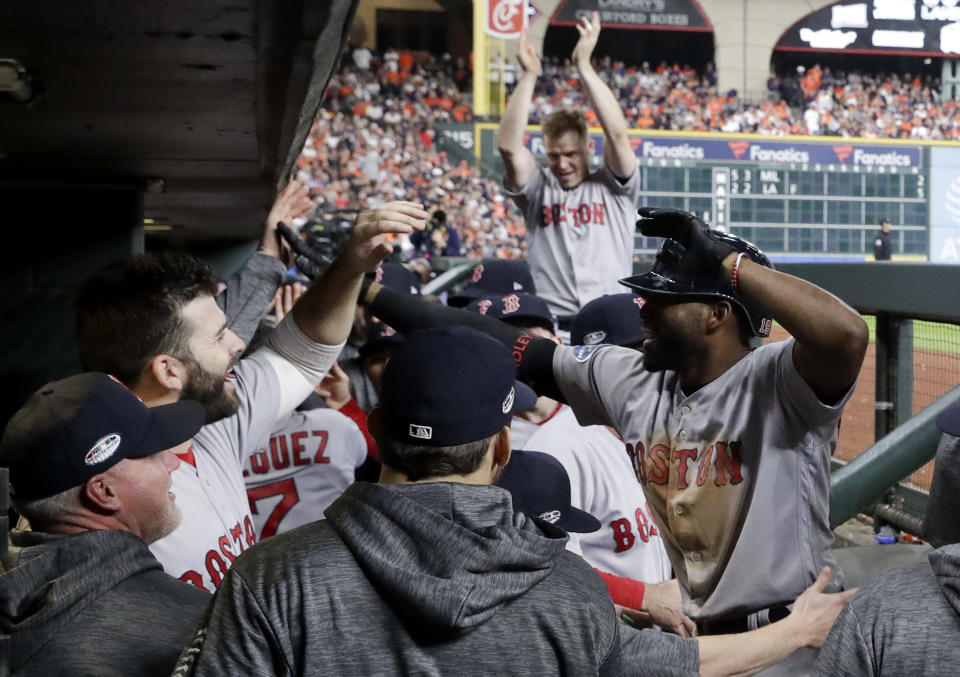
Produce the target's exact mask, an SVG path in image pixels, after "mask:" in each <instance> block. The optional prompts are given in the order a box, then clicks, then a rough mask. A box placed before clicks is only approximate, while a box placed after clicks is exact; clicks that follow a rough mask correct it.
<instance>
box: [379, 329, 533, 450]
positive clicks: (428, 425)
mask: <svg viewBox="0 0 960 677" xmlns="http://www.w3.org/2000/svg"><path fill="white" fill-rule="evenodd" d="M405 338H406V340H405V341H404V342H403V343H402V344H401V345H400V347H399V348H398V349H397V352H396V353H394V355H393V357H392V358H391V359H390V362H389V364H387V367H386V369H384V371H383V388H382V392H381V395H380V410H381V418H382V421H383V431H384V433H385V434H386V435H388V436H389V437H390V438H391V439H393V440H395V441H397V442H404V443H406V444H416V445H422V446H429V447H450V446H455V445H458V444H466V443H467V442H475V441H476V440H480V439H483V438H484V437H489V436H490V435H493V434H494V433H496V432H497V431H498V430H500V429H501V428H502V427H504V426H509V425H510V420H511V418H512V417H513V414H514V412H518V411H525V410H527V409H532V408H533V406H534V404H536V401H537V396H536V394H535V393H534V392H533V390H531V389H530V387H529V386H527V385H525V384H523V383H520V382H519V381H517V380H516V367H515V366H514V363H513V358H512V357H511V356H510V351H509V350H508V349H507V347H506V346H504V345H503V344H502V343H500V342H499V341H497V340H495V339H493V338H491V337H489V336H487V335H486V334H482V333H480V332H478V331H477V330H476V329H470V328H468V327H440V328H437V329H424V330H420V331H415V332H412V333H410V334H407V335H406V337H405Z"/></svg>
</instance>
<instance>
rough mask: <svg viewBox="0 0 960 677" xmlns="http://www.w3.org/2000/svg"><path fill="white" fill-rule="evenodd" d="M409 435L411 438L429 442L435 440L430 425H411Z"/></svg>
mask: <svg viewBox="0 0 960 677" xmlns="http://www.w3.org/2000/svg"><path fill="white" fill-rule="evenodd" d="M409 434H410V437H414V438H416V439H418V440H429V439H433V428H431V427H430V426H428V425H416V424H415V423H411V424H410V430H409Z"/></svg>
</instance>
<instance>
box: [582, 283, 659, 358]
mask: <svg viewBox="0 0 960 677" xmlns="http://www.w3.org/2000/svg"><path fill="white" fill-rule="evenodd" d="M642 305H643V299H642V298H641V297H639V296H637V295H636V294H607V295H605V296H601V297H599V298H596V299H594V300H592V301H590V303H588V304H587V305H585V306H584V307H583V308H581V309H580V312H579V313H577V314H576V316H574V318H573V323H572V324H571V325H570V343H571V344H572V345H575V346H593V345H597V344H599V343H607V344H610V345H615V346H632V345H635V344H638V343H642V342H643V340H644V339H645V338H646V334H645V333H644V330H643V320H642V319H641V317H640V307H641V306H642Z"/></svg>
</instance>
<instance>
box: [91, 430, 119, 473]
mask: <svg viewBox="0 0 960 677" xmlns="http://www.w3.org/2000/svg"><path fill="white" fill-rule="evenodd" d="M119 447H120V435H119V434H118V433H111V434H109V435H107V436H105V437H101V438H100V439H99V440H97V443H96V444H94V445H93V448H92V449H90V451H88V452H87V455H86V456H84V457H83V462H84V463H86V464H87V465H96V464H97V463H102V462H103V461H106V460H107V459H108V458H110V457H111V456H113V455H114V454H115V453H116V451H117V449H118V448H119Z"/></svg>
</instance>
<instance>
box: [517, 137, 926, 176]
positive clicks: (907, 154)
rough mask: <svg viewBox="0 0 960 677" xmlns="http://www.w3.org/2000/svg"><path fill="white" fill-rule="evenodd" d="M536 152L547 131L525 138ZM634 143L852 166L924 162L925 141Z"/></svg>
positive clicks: (638, 147) (689, 156) (657, 153)
mask: <svg viewBox="0 0 960 677" xmlns="http://www.w3.org/2000/svg"><path fill="white" fill-rule="evenodd" d="M524 140H525V143H526V146H527V148H529V149H530V151H531V152H532V153H533V154H534V155H544V149H543V136H542V135H541V134H540V133H539V132H530V133H528V134H527V135H526V136H525V138H524ZM603 141H604V139H603V135H600V134H591V135H590V152H591V154H592V155H594V156H595V157H599V156H602V155H603ZM630 145H631V146H632V147H633V150H634V151H635V152H636V154H637V157H639V158H651V159H655V160H685V161H690V162H701V161H711V160H715V161H723V162H736V161H740V162H759V163H769V164H778V165H782V164H822V165H846V166H849V167H873V168H880V167H883V168H890V167H897V168H912V167H922V166H923V152H922V149H921V148H920V147H919V146H901V145H896V146H894V145H880V144H869V143H857V142H854V143H850V142H849V141H848V140H846V139H840V138H838V139H837V141H836V142H835V143H808V142H803V141H793V140H788V139H784V140H774V139H771V140H769V141H767V140H766V139H763V140H756V141H754V140H745V139H735V140H730V141H727V140H724V139H718V138H709V137H708V138H704V139H699V138H695V137H692V136H676V137H673V136H659V135H657V136H652V135H649V136H645V135H644V134H643V133H637V134H631V136H630Z"/></svg>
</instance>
